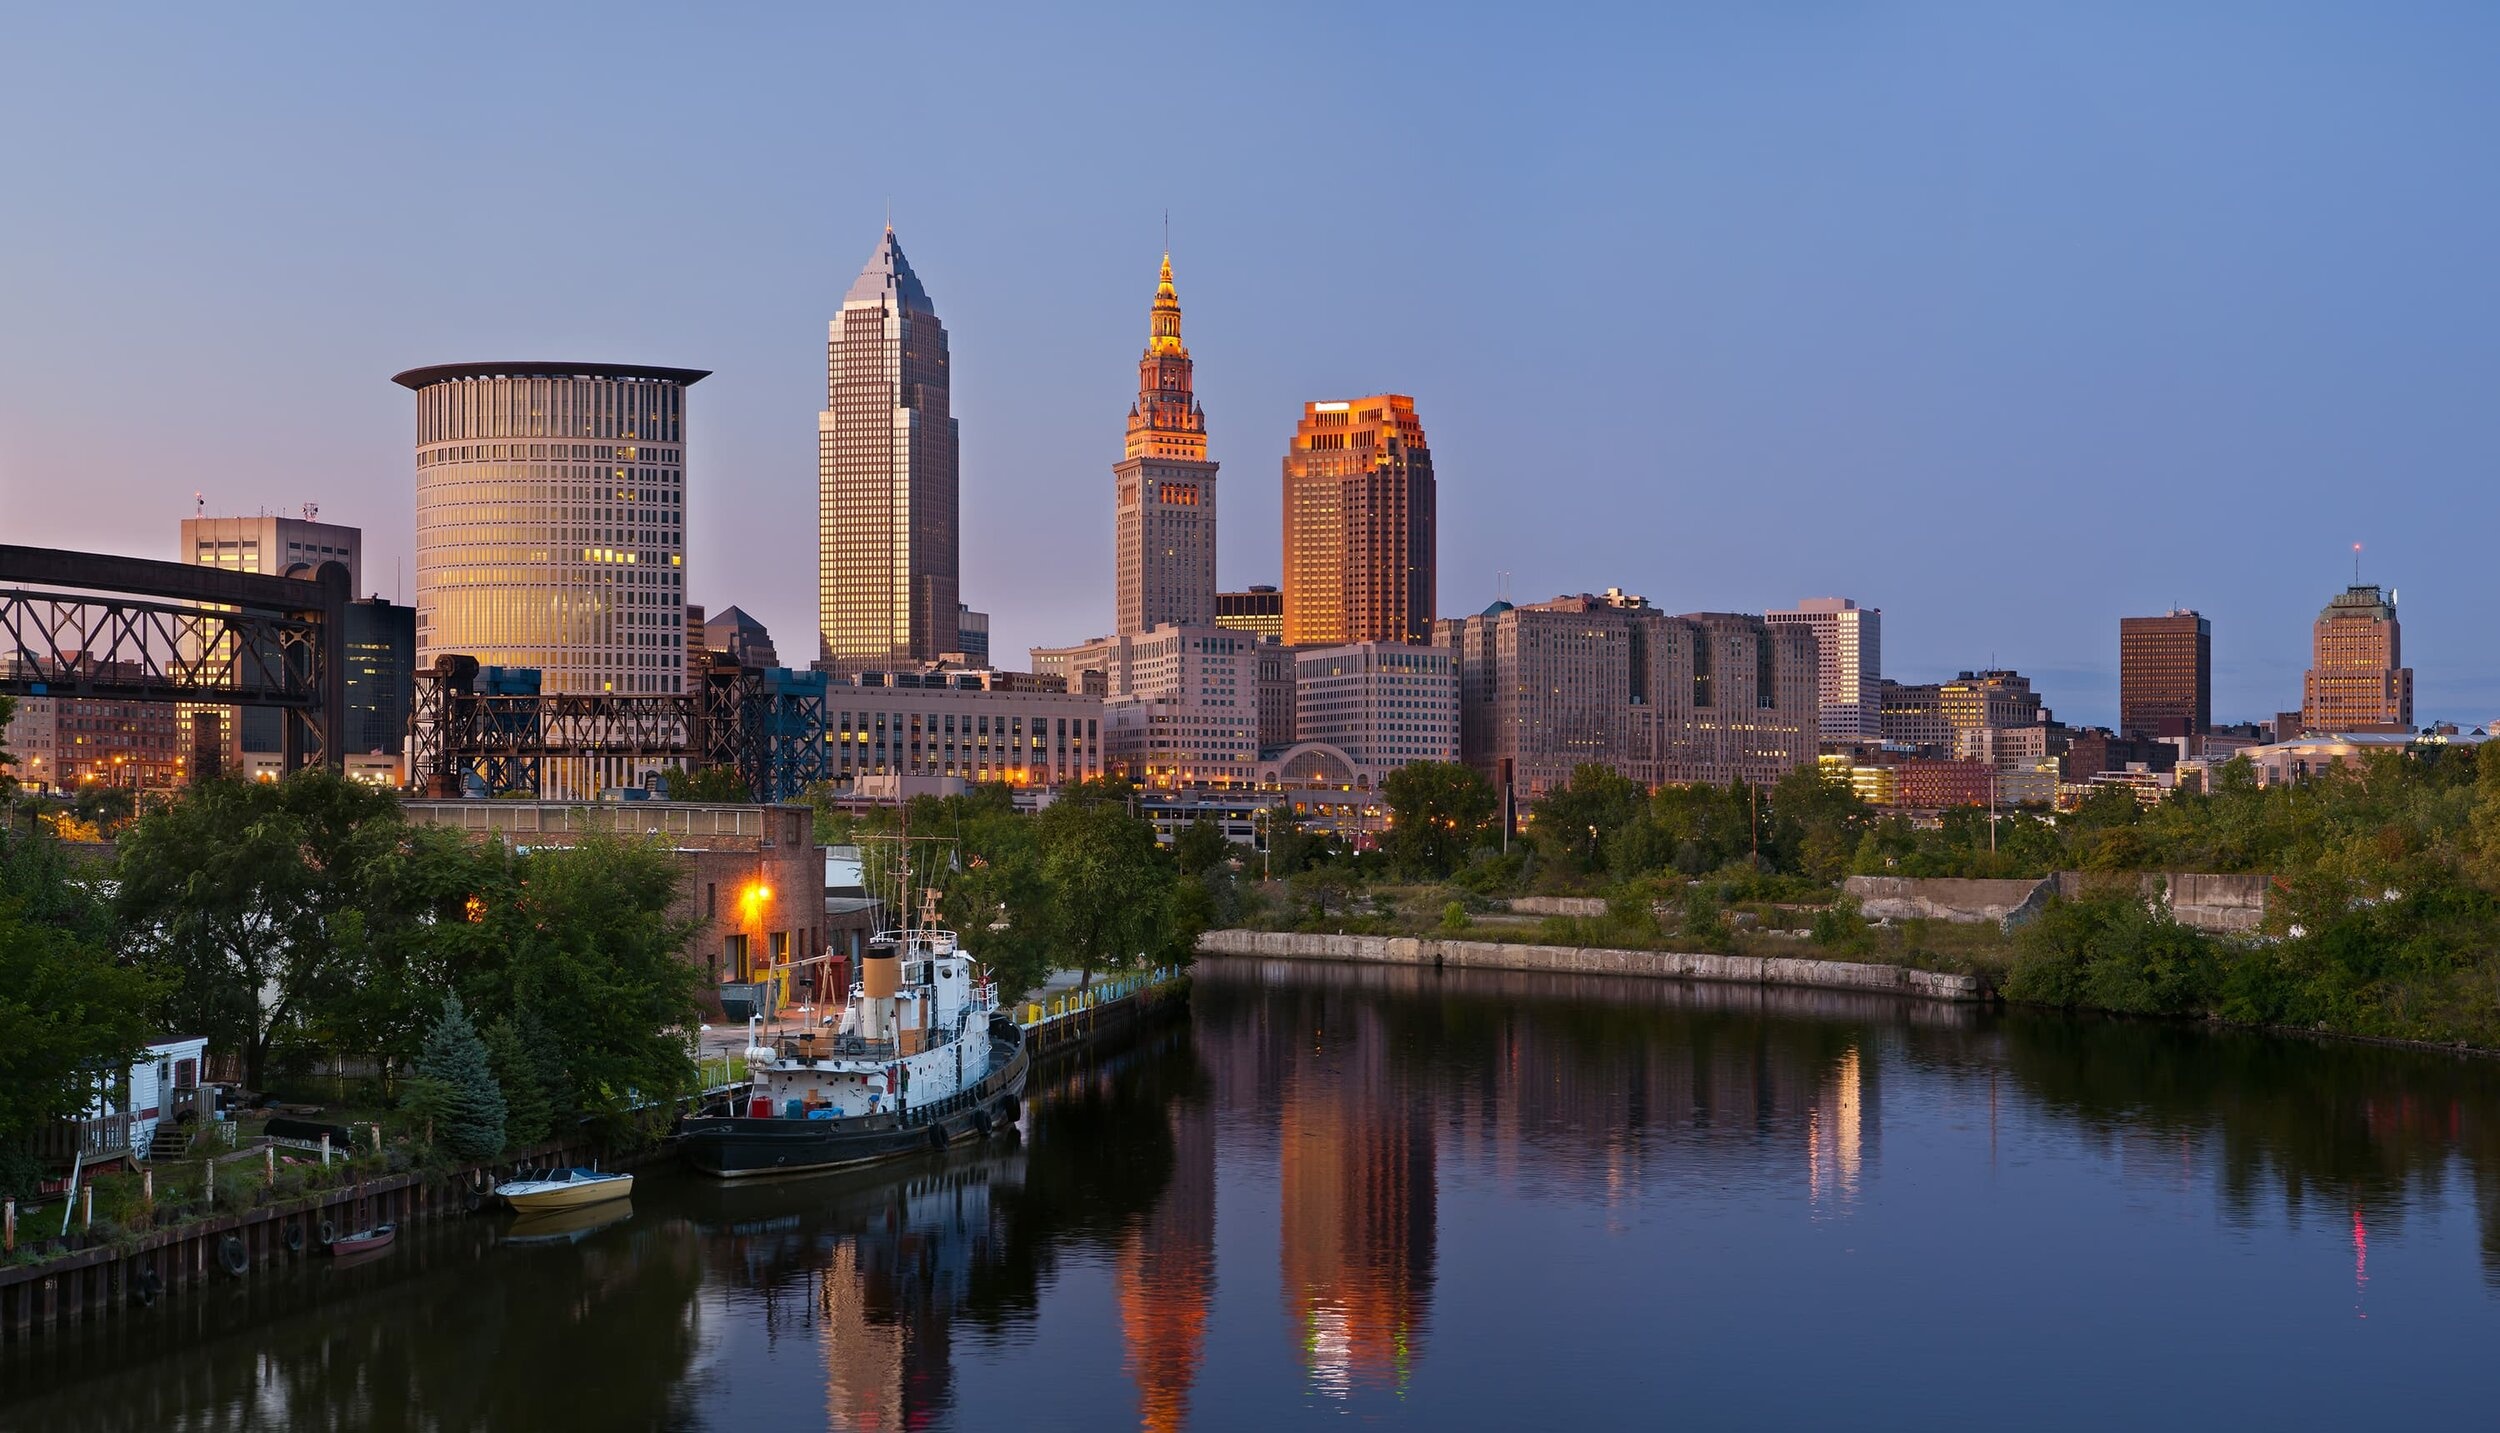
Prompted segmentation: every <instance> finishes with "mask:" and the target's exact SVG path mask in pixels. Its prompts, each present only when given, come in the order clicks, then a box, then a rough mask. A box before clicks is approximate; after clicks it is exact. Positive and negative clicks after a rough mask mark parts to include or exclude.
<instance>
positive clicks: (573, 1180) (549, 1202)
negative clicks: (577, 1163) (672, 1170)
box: [495, 1169, 634, 1213]
mask: <svg viewBox="0 0 2500 1433" xmlns="http://www.w3.org/2000/svg"><path fill="white" fill-rule="evenodd" d="M633 1192H634V1177H633V1176H632V1175H630V1174H601V1173H600V1172H599V1171H598V1170H595V1169H550V1170H543V1171H539V1172H538V1173H536V1174H534V1175H532V1176H531V1177H530V1178H528V1179H515V1180H511V1181H509V1182H507V1183H503V1184H498V1185H496V1186H495V1197H497V1198H498V1199H501V1200H502V1201H503V1202H504V1203H506V1204H509V1205H511V1206H512V1207H513V1208H515V1209H518V1210H521V1211H523V1212H525V1213H543V1212H545V1211H547V1210H550V1209H579V1208H581V1207H582V1206H583V1205H586V1204H604V1203H606V1202H607V1201H608V1200H611V1199H622V1198H624V1197H625V1196H626V1195H628V1194H631V1193H633Z"/></svg>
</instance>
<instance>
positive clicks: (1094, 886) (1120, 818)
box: [1035, 787, 1171, 984]
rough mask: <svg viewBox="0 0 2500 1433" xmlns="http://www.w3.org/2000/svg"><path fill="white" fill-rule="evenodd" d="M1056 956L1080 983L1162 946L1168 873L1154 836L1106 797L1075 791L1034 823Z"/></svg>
mask: <svg viewBox="0 0 2500 1433" xmlns="http://www.w3.org/2000/svg"><path fill="white" fill-rule="evenodd" d="M1035 825H1036V831H1035V835H1036V836H1037V838H1038V839H1039V842H1040V846H1041V856H1042V862H1041V875H1042V880H1043V882H1044V884H1045V885H1047V887H1048V888H1049V891H1050V898H1049V899H1050V912H1051V920H1050V930H1051V932H1052V933H1053V935H1054V936H1055V937H1056V938H1057V952H1056V953H1057V955H1058V957H1059V959H1060V960H1062V961H1063V962H1068V963H1072V964H1074V965H1075V966H1076V967H1077V969H1078V971H1080V972H1081V980H1082V982H1083V983H1088V984H1090V983H1091V982H1092V980H1093V978H1094V972H1095V971H1097V970H1107V969H1116V968H1119V967H1122V966H1126V965H1129V964H1132V963H1134V962H1135V961H1136V960H1137V959H1138V958H1139V957H1141V956H1144V955H1146V954H1148V953H1150V952H1154V951H1159V950H1163V949H1165V948H1167V946H1168V933H1167V931H1166V929H1165V917H1166V913H1167V912H1166V908H1167V906H1168V904H1169V901H1170V891H1171V873H1170V867H1169V866H1168V864H1167V863H1166V860H1165V857H1164V855H1163V852H1162V851H1161V850H1160V849H1159V848H1157V846H1156V845H1155V836H1154V828H1153V827H1152V826H1150V825H1148V824H1147V823H1145V822H1144V821H1141V820H1139V819H1137V818H1136V817H1134V816H1131V815H1129V813H1128V810H1127V807H1126V806H1125V805H1124V804H1123V803H1122V802H1121V801H1120V800H1118V799H1115V798H1114V796H1113V795H1112V793H1109V792H1097V791H1089V790H1087V789H1086V788H1085V787H1079V788H1077V789H1076V790H1074V791H1071V792H1068V793H1064V794H1062V795H1061V796H1060V798H1059V799H1058V800H1057V801H1054V802H1052V803H1051V804H1050V806H1049V807H1048V809H1046V810H1044V811H1043V812H1042V814H1041V816H1040V818H1039V819H1038V821H1037V822H1036V823H1035Z"/></svg>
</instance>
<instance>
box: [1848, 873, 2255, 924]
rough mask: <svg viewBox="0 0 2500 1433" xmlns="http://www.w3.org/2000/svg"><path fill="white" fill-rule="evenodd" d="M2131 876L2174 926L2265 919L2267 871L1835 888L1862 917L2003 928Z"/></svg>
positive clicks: (1854, 883)
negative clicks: (2058, 900)
mask: <svg viewBox="0 0 2500 1433" xmlns="http://www.w3.org/2000/svg"><path fill="white" fill-rule="evenodd" d="M2130 879H2132V880H2133V881H2134V882H2135V888H2136V890H2137V891H2139V892H2140V893H2142V895H2143V896H2144V898H2145V900H2147V901H2150V900H2152V899H2153V898H2154V895H2155V893H2156V892H2160V893H2162V894H2164V895H2166V897H2167V898H2168V900H2169V903H2170V914H2171V915H2172V917H2173V918H2175V919H2176V920H2177V921H2178V922H2179V924H2181V925H2184V926H2189V927H2192V928H2194V929H2196V930H2201V931H2207V932H2210V933H2213V934H2217V935H2244V934H2247V933H2249V932H2251V931H2254V930H2256V929H2258V928H2259V927H2260V926H2262V925H2263V924H2264V922H2265V918H2266V900H2267V897H2268V895H2269V893H2270V892H2271V891H2272V890H2273V887H2274V881H2273V878H2272V877H2269V876H2223V875H2212V874H2208V873H2202V872H2196V871H2161V872H2147V873H2143V874H2139V875H2136V876H2133V877H2128V876H2124V875H2102V874H2099V873H2097V872H2088V871H2059V872H2058V873H2056V874H2055V875H2052V876H2050V877H2049V878H2047V879H2046V880H2040V881H1957V880H1934V879H1925V880H1923V879H1914V878H1912V877H1908V876H1851V877H1850V878H1849V879H1848V880H1847V881H1846V882H1845V883H1844V884H1843V886H1842V889H1844V890H1845V891H1847V892H1848V893H1849V894H1850V895H1852V896H1855V897H1857V900H1858V909H1859V910H1860V911H1861V912H1863V913H1864V914H1865V916H1866V917H1867V919H1869V920H1877V919H1885V920H1940V921H1958V922H1964V923H1969V924H1976V923H1977V922H1980V921H1994V922H1996V923H1997V925H1998V926H2000V927H2002V928H2005V929H2011V928H2013V927H2015V926H2018V925H2021V924H2022V923H2023V922H2024V921H2026V920H2029V919H2030V918H2031V917H2032V916H2033V915H2034V914H2036V913H2038V911H2039V909H2040V907H2041V906H2042V905H2043V904H2045V903H2046V902H2047V900H2048V898H2049V897H2050V896H2052V895H2055V896H2063V897H2065V898H2067V899H2069V900H2071V899H2073V898H2074V897H2076V896H2079V895H2081V894H2083V893H2084V892H2085V891H2088V890H2092V889H2094V888H2096V887H2101V886H2102V885H2103V884H2104V883H2106V882H2111V881H2117V882H2125V881H2127V880H2130Z"/></svg>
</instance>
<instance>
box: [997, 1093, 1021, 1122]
mask: <svg viewBox="0 0 2500 1433" xmlns="http://www.w3.org/2000/svg"><path fill="white" fill-rule="evenodd" d="M998 1117H999V1118H1000V1119H1002V1120H1005V1121H1006V1122H1007V1123H1009V1124H1014V1123H1015V1122H1016V1121H1017V1120H1019V1119H1022V1118H1023V1117H1024V1106H1022V1105H1020V1104H1018V1103H1016V1097H1015V1096H1013V1095H1009V1096H1008V1097H1007V1098H1005V1099H1003V1100H1000V1101H999V1102H998Z"/></svg>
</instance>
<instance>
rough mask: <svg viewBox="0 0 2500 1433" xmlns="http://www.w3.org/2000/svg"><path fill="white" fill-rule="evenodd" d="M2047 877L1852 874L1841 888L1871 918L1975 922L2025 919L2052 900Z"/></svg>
mask: <svg viewBox="0 0 2500 1433" xmlns="http://www.w3.org/2000/svg"><path fill="white" fill-rule="evenodd" d="M2047 884H2048V883H2047V882H2046V881H1957V880H1933V879H1926V880H1922V879H1916V878H1913V877H1909V876H1851V877H1850V878H1849V879H1848V880H1846V881H1844V882H1842V883H1841V889H1842V890H1843V891H1845V892H1847V893H1848V894H1850V895H1852V896H1855V897H1856V898H1857V902H1858V912H1859V914H1861V915H1863V916H1865V917H1866V918H1867V919H1868V920H1896V921H1901V920H1938V921H1956V922H1961V923H1963V924H1971V925H1975V924H1977V923H1978V922H1980V921H1994V922H1996V923H1997V924H1998V925H2000V926H2002V925H2005V924H2007V923H2008V922H2009V921H2011V922H2013V923H2015V924H2020V923H2021V920H2022V918H2023V917H2024V916H2027V915H2028V914H2029V913H2030V912H2031V911H2032V910H2035V909H2037V908H2038V904H2039V902H2040V901H2042V900H2044V899H2046V893H2045V891H2044V889H2043V888H2044V887H2046V886H2047Z"/></svg>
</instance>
